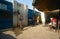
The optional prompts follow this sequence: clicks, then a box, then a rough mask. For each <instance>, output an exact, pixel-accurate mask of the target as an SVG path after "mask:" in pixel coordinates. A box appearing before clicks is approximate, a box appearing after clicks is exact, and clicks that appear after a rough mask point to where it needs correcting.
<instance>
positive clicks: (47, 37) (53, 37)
mask: <svg viewBox="0 0 60 39" xmlns="http://www.w3.org/2000/svg"><path fill="white" fill-rule="evenodd" d="M17 38H18V39H59V37H58V33H57V32H54V31H49V30H48V27H43V26H42V25H37V26H35V27H30V28H29V29H27V30H25V31H23V34H20V35H19V36H17Z"/></svg>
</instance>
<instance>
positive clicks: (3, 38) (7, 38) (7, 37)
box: [0, 32, 16, 39]
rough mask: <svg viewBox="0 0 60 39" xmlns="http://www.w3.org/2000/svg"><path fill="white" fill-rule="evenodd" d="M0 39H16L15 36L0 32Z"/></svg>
mask: <svg viewBox="0 0 60 39" xmlns="http://www.w3.org/2000/svg"><path fill="white" fill-rule="evenodd" d="M0 39H16V38H15V37H13V36H11V35H8V34H4V33H2V32H0Z"/></svg>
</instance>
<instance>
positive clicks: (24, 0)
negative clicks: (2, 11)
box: [8, 0, 32, 9]
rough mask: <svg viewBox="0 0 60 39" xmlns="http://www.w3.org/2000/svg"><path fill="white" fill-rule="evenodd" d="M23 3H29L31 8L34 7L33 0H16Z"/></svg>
mask: <svg viewBox="0 0 60 39" xmlns="http://www.w3.org/2000/svg"><path fill="white" fill-rule="evenodd" d="M8 1H10V2H11V1H12V0H8ZM16 1H18V2H20V3H22V4H25V5H28V8H29V9H32V0H16Z"/></svg>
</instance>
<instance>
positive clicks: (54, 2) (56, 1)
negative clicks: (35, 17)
mask: <svg viewBox="0 0 60 39" xmlns="http://www.w3.org/2000/svg"><path fill="white" fill-rule="evenodd" d="M33 6H35V7H36V8H37V9H38V10H40V11H52V10H57V9H60V0H35V2H33Z"/></svg>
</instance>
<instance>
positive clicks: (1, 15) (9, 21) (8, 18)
mask: <svg viewBox="0 0 60 39" xmlns="http://www.w3.org/2000/svg"><path fill="white" fill-rule="evenodd" d="M0 4H4V5H7V10H5V9H0V30H2V29H7V28H12V27H13V6H12V3H10V2H7V1H0Z"/></svg>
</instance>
